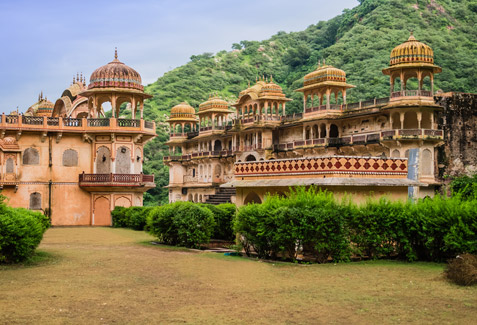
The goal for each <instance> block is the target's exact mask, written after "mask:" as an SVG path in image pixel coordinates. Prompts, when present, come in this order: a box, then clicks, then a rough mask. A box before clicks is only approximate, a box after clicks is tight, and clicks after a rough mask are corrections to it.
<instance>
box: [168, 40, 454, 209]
mask: <svg viewBox="0 0 477 325" xmlns="http://www.w3.org/2000/svg"><path fill="white" fill-rule="evenodd" d="M382 72H383V73H384V74H385V75H389V77H390V89H389V97H385V98H373V99H371V100H366V101H360V102H357V103H348V102H347V100H346V94H347V92H349V91H352V88H354V86H353V85H351V84H348V83H347V80H346V73H345V71H343V70H341V69H338V68H336V67H333V66H331V65H327V64H325V62H323V64H321V63H319V64H318V67H317V68H316V70H315V71H312V72H311V73H309V74H307V75H306V76H304V83H303V87H301V88H299V89H297V90H296V91H298V92H301V93H303V112H302V113H299V114H293V115H286V113H285V107H286V103H287V102H288V101H289V100H290V99H288V98H286V96H285V95H284V94H283V92H282V89H281V88H280V86H279V85H278V84H276V83H275V82H273V79H272V78H271V77H270V78H269V79H268V78H263V77H262V78H260V79H259V80H257V81H256V83H255V85H253V86H251V87H249V88H247V89H245V90H244V91H242V92H240V94H239V97H238V100H237V101H236V103H233V104H232V105H229V104H228V103H227V102H225V101H224V100H221V99H220V98H218V97H217V96H211V98H209V100H208V101H206V102H205V103H203V104H201V105H200V106H199V111H198V113H196V112H195V109H194V108H193V107H191V106H189V105H188V104H187V103H182V104H180V105H178V106H175V107H173V108H172V110H171V117H170V119H169V121H168V122H169V123H170V125H171V137H170V140H169V141H168V142H167V144H168V145H169V147H170V152H171V154H170V156H168V157H164V161H165V163H166V164H167V165H168V166H169V167H170V181H169V185H168V188H169V199H170V201H171V202H174V201H179V200H182V201H185V200H189V201H194V202H209V203H221V202H227V201H231V202H234V203H236V204H237V205H239V206H240V205H243V204H247V203H250V202H258V203H259V202H262V201H263V200H264V198H265V196H266V195H267V194H268V193H272V194H273V193H278V194H280V195H286V193H287V191H289V188H290V187H293V186H300V185H304V186H311V185H315V186H319V187H321V188H323V189H327V190H330V191H332V192H334V193H335V194H336V195H337V196H338V197H339V196H342V195H345V194H352V195H354V197H355V199H356V200H357V201H360V200H365V199H366V198H367V197H368V196H370V195H372V196H375V197H379V196H383V195H386V196H389V197H391V198H393V199H402V200H405V199H407V198H408V197H409V196H411V197H425V196H428V195H429V196H432V195H433V194H434V192H435V190H436V187H438V186H439V185H440V183H439V182H438V181H437V178H436V173H437V159H436V157H437V150H436V148H437V147H438V146H441V145H442V144H443V143H444V140H443V139H444V137H443V130H442V125H441V124H440V123H439V120H438V118H437V117H438V115H439V113H440V112H441V111H442V109H443V108H442V107H441V106H440V105H438V104H436V101H435V99H434V86H433V83H434V74H436V73H439V72H441V68H440V67H438V66H436V65H434V57H433V51H432V49H431V48H430V47H429V46H427V45H426V44H423V43H421V42H419V41H417V40H416V39H415V37H414V36H412V35H411V36H410V37H409V39H408V40H407V41H405V42H404V43H403V44H401V45H399V46H397V47H396V48H394V49H393V50H392V52H391V57H390V63H389V67H387V68H385V69H383V71H382ZM411 78H414V79H415V80H417V83H416V82H408V81H409V80H410V79H411ZM414 86H415V87H414ZM413 87H414V88H413ZM231 107H232V108H231Z"/></svg>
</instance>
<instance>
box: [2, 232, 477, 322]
mask: <svg viewBox="0 0 477 325" xmlns="http://www.w3.org/2000/svg"><path fill="white" fill-rule="evenodd" d="M151 240H153V238H152V237H150V236H149V235H147V234H145V233H144V232H136V231H131V230H124V229H112V228H52V229H50V230H48V232H47V233H46V235H45V239H44V241H43V242H42V244H41V246H40V250H41V251H42V252H44V254H48V257H47V258H46V259H45V261H43V262H41V261H40V262H39V263H38V264H37V265H31V266H29V267H12V266H6V267H1V268H0V310H2V317H1V319H0V323H5V324H16V323H36V324H58V323H62V324H65V323H66V324H73V323H74V324H78V323H90V324H102V323H106V324H110V323H120V324H123V323H135V324H137V323H183V322H185V323H203V324H214V323H242V324H245V323H338V324H343V323H378V322H379V323H423V322H424V323H430V322H439V323H471V322H473V321H474V320H475V318H474V315H476V314H477V301H476V298H475V297H476V296H477V288H475V287H470V288H461V287H458V286H456V285H452V284H449V283H448V282H446V281H445V280H444V279H443V276H442V272H443V265H439V264H429V263H415V264H410V263H399V262H360V263H348V264H338V265H333V264H325V265H293V264H286V263H261V262H259V261H254V260H249V259H245V258H240V257H225V256H223V255H221V254H220V255H219V254H214V253H200V252H196V251H194V252H189V251H183V250H174V249H168V248H164V247H161V246H156V245H144V244H141V243H144V242H148V241H151Z"/></svg>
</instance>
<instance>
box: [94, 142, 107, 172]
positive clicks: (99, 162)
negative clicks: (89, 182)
mask: <svg viewBox="0 0 477 325" xmlns="http://www.w3.org/2000/svg"><path fill="white" fill-rule="evenodd" d="M96 173H97V174H109V173H111V152H110V151H109V149H108V148H106V147H103V146H101V147H99V149H98V151H97V152H96Z"/></svg>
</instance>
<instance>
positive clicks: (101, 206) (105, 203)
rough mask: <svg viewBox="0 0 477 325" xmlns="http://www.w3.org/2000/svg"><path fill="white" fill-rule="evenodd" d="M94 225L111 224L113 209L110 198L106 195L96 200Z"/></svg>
mask: <svg viewBox="0 0 477 325" xmlns="http://www.w3.org/2000/svg"><path fill="white" fill-rule="evenodd" d="M93 225H95V226H111V209H110V204H109V199H108V198H107V197H105V196H100V197H98V198H96V200H94V206H93Z"/></svg>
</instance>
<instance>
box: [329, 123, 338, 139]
mask: <svg viewBox="0 0 477 325" xmlns="http://www.w3.org/2000/svg"><path fill="white" fill-rule="evenodd" d="M338 136H339V131H338V127H337V126H336V124H331V125H330V138H337V137H338Z"/></svg>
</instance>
